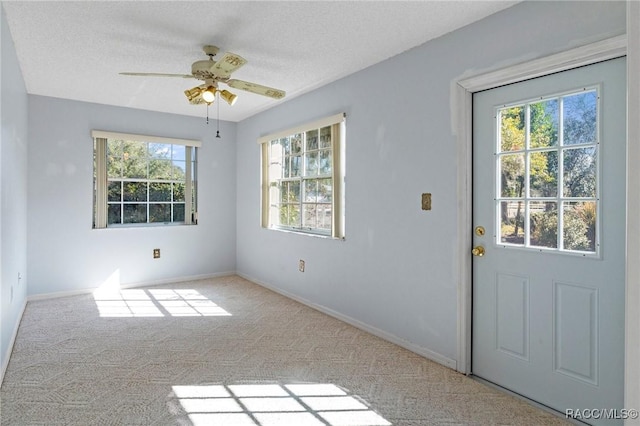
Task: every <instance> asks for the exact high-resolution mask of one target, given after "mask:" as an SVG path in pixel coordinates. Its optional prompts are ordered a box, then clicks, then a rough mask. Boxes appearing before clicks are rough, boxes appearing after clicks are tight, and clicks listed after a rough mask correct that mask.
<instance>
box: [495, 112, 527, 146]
mask: <svg viewBox="0 0 640 426" xmlns="http://www.w3.org/2000/svg"><path fill="white" fill-rule="evenodd" d="M524 111H525V107H524V106H517V107H512V108H506V109H503V110H502V111H500V151H502V152H507V151H519V150H521V149H524V143H525V127H524V126H525V123H524V117H525V115H524Z"/></svg>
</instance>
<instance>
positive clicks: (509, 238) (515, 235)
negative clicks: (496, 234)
mask: <svg viewBox="0 0 640 426" xmlns="http://www.w3.org/2000/svg"><path fill="white" fill-rule="evenodd" d="M500 242H501V243H507V244H521V245H522V244H524V201H502V202H501V203H500Z"/></svg>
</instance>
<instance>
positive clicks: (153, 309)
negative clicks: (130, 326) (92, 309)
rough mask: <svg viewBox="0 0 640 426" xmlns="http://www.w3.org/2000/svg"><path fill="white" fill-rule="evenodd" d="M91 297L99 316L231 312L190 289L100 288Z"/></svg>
mask: <svg viewBox="0 0 640 426" xmlns="http://www.w3.org/2000/svg"><path fill="white" fill-rule="evenodd" d="M93 297H94V299H95V301H96V306H97V307H98V311H99V312H100V316H101V317H164V316H173V317H210V316H231V314H230V313H229V312H227V311H226V310H225V309H223V308H222V307H220V306H218V305H217V304H216V303H214V302H213V301H212V300H210V299H208V298H207V297H205V296H203V295H202V294H201V293H199V292H198V291H196V290H193V289H132V290H119V289H114V288H100V289H98V290H96V291H95V292H94V293H93Z"/></svg>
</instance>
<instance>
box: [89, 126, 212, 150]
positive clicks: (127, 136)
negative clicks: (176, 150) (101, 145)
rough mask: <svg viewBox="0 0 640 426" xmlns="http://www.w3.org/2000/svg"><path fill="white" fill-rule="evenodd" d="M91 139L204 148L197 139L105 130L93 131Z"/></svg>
mask: <svg viewBox="0 0 640 426" xmlns="http://www.w3.org/2000/svg"><path fill="white" fill-rule="evenodd" d="M91 137H92V138H93V139H97V138H102V139H123V140H131V141H141V142H151V143H170V144H172V145H184V146H195V147H196V148H200V147H201V146H202V142H201V141H199V140H195V139H178V138H166V137H163V136H149V135H137V134H134V133H118V132H109V131H105V130H92V131H91Z"/></svg>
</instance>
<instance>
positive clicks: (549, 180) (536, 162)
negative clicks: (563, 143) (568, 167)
mask: <svg viewBox="0 0 640 426" xmlns="http://www.w3.org/2000/svg"><path fill="white" fill-rule="evenodd" d="M529 191H530V196H531V197H555V196H557V195H558V152H557V151H541V152H532V153H531V154H530V155H529Z"/></svg>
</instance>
